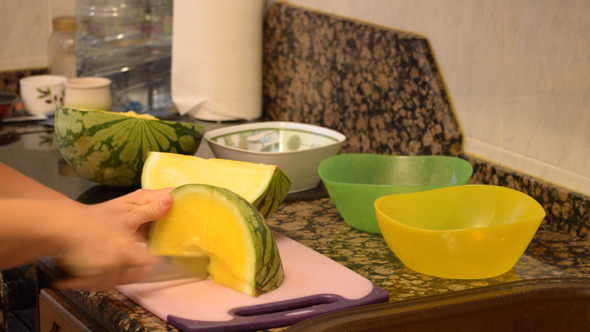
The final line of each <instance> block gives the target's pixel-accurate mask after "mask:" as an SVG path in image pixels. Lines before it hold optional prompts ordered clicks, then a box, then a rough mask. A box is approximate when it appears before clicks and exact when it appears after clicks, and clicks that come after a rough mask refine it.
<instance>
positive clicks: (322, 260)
mask: <svg viewBox="0 0 590 332" xmlns="http://www.w3.org/2000/svg"><path fill="white" fill-rule="evenodd" d="M275 239H276V241H277V246H278V248H279V252H280V254H281V259H282V261H283V267H284V269H285V281H284V282H283V284H282V285H281V286H280V287H279V288H277V289H276V290H273V291H271V292H269V293H266V294H263V295H261V296H259V297H251V296H248V295H244V294H242V293H239V292H237V291H234V290H232V289H229V288H226V287H223V286H219V285H216V284H214V283H212V282H211V281H209V280H197V279H184V280H172V281H163V282H154V283H141V284H131V285H124V286H118V287H117V289H118V290H119V291H120V292H121V293H123V294H124V295H125V296H127V297H129V298H130V299H131V300H133V301H135V302H136V303H137V304H139V305H141V306H142V307H144V308H146V309H147V310H149V311H150V312H152V313H153V314H154V315H156V316H158V317H160V318H161V319H163V320H165V321H167V322H169V323H170V324H172V325H174V326H175V327H177V328H179V329H180V330H183V331H237V330H244V329H262V328H270V327H278V326H285V325H291V324H294V323H296V322H298V321H301V320H303V319H306V318H309V317H313V316H316V315H319V314H322V313H326V312H330V311H334V310H340V309H346V308H351V307H356V306H360V305H366V304H371V303H379V302H386V301H387V300H388V299H389V293H388V292H387V291H385V290H383V289H382V288H380V287H378V286H376V285H375V284H374V283H372V282H371V281H369V280H367V279H366V278H364V277H362V276H361V275H359V274H357V273H355V272H353V271H351V270H349V269H347V268H346V267H344V266H342V265H340V264H339V263H336V262H335V261H333V260H331V259H329V258H328V257H326V256H324V255H322V254H320V253H318V252H316V251H314V250H312V249H310V248H308V247H306V246H304V245H302V244H300V243H298V242H296V241H294V240H291V239H289V238H288V237H285V236H282V235H280V234H277V233H275Z"/></svg>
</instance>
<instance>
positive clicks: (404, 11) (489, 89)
mask: <svg viewBox="0 0 590 332" xmlns="http://www.w3.org/2000/svg"><path fill="white" fill-rule="evenodd" d="M290 2H291V3H293V4H297V5H301V6H304V7H310V8H315V9H319V10H322V11H324V12H327V13H332V14H335V15H341V16H346V17H351V18H357V19H360V20H363V21H368V22H373V23H376V24H379V25H383V26H387V27H391V28H396V29H402V30H408V31H413V32H416V33H419V34H421V35H424V36H426V37H427V38H428V39H429V40H430V43H431V44H432V47H433V49H434V52H435V55H436V57H437V60H438V63H439V66H440V68H441V71H442V73H443V76H444V79H445V81H446V83H447V86H448V88H449V92H450V95H451V99H452V101H453V104H454V107H455V110H456V112H457V116H458V118H459V121H460V123H461V126H462V128H463V131H464V133H465V150H466V152H468V153H470V154H473V155H478V156H480V157H483V158H485V159H489V160H492V161H495V162H498V163H500V164H504V165H506V166H509V167H511V168H513V169H517V170H519V171H521V172H525V173H529V174H532V175H535V176H539V177H542V178H545V179H546V180H548V181H551V182H554V183H557V184H560V185H563V186H565V187H569V188H571V189H574V190H576V191H579V192H582V193H585V194H590V2H589V1H586V0H570V1H560V0H499V1H498V0H478V1H473V0H438V1H432V0H365V1H357V0H291V1H290Z"/></svg>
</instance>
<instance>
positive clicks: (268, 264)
mask: <svg viewBox="0 0 590 332" xmlns="http://www.w3.org/2000/svg"><path fill="white" fill-rule="evenodd" d="M204 190H215V191H217V192H218V193H220V194H222V196H223V197H225V199H227V201H228V204H231V205H233V206H234V207H235V208H236V209H238V212H239V214H240V215H241V216H242V217H243V218H244V221H245V225H246V227H247V228H248V231H249V232H250V234H252V236H253V238H252V243H253V247H254V251H255V262H256V263H255V268H254V271H255V276H254V280H255V284H254V285H253V289H252V293H251V294H250V295H252V296H258V295H261V294H264V293H268V292H270V291H271V290H273V289H276V288H278V287H279V286H280V285H281V284H282V283H283V280H284V278H285V273H284V270H283V264H282V261H281V256H280V254H279V249H278V247H277V243H276V241H275V238H274V235H273V234H272V231H271V230H270V228H269V227H268V225H267V224H266V221H265V219H264V217H263V216H262V214H260V212H259V211H258V210H257V209H256V207H254V206H253V205H252V204H251V203H250V202H248V201H247V200H246V199H244V198H243V197H241V196H240V195H238V194H236V193H234V192H233V191H231V190H229V189H225V188H221V187H216V186H211V185H206V184H185V185H182V186H180V187H177V188H176V189H174V190H173V191H172V192H170V195H172V197H173V198H175V199H176V198H179V197H181V196H182V195H186V194H190V193H192V192H195V191H198V192H203V191H204ZM151 229H155V225H153V226H152V228H151ZM152 238H153V234H152V233H151V232H150V235H149V241H151V240H152ZM148 244H149V242H148Z"/></svg>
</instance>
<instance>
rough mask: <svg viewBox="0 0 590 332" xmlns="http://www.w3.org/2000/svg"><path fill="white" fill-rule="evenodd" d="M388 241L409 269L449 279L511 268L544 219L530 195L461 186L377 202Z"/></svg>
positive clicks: (484, 275) (493, 273)
mask: <svg viewBox="0 0 590 332" xmlns="http://www.w3.org/2000/svg"><path fill="white" fill-rule="evenodd" d="M375 213H376V216H377V221H378V223H379V227H380V229H381V233H382V234H383V237H384V238H385V241H386V242H387V244H388V245H389V247H390V248H391V250H393V253H394V254H395V255H396V256H397V257H398V258H399V259H400V260H401V261H402V262H403V263H404V264H405V265H406V266H408V267H409V268H410V269H412V270H414V271H416V272H420V273H423V274H427V275H431V276H436V277H441V278H451V279H483V278H490V277H494V276H497V275H500V274H503V273H506V272H508V271H509V270H510V269H512V267H514V265H515V264H516V262H517V261H518V259H519V258H520V256H521V255H522V254H523V253H524V251H525V250H526V248H527V246H528V245H529V243H530V241H531V240H532V238H533V236H534V235H535V233H536V232H537V229H538V228H539V225H540V224H541V222H542V221H543V218H544V217H545V211H544V210H543V207H542V206H541V205H540V204H539V203H538V202H537V201H535V200H534V199H533V198H532V197H530V196H528V195H526V194H524V193H522V192H519V191H516V190H513V189H509V188H505V187H499V186H492V185H460V186H453V187H445V188H441V189H433V190H429V191H421V192H415V193H409V194H394V195H387V196H383V197H381V198H378V199H377V200H376V201H375Z"/></svg>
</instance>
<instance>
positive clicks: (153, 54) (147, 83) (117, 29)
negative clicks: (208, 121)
mask: <svg viewBox="0 0 590 332" xmlns="http://www.w3.org/2000/svg"><path fill="white" fill-rule="evenodd" d="M76 21H77V24H78V30H77V35H76V41H77V46H76V53H77V72H78V76H101V77H107V78H109V79H111V81H112V85H111V92H112V98H113V110H114V111H125V110H133V111H136V112H138V113H145V112H149V111H155V110H158V109H170V108H173V107H174V104H173V102H172V98H171V94H170V69H171V53H172V0H78V1H77V3H76Z"/></svg>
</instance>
